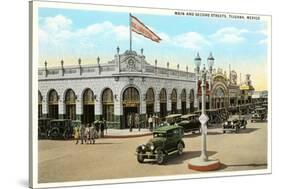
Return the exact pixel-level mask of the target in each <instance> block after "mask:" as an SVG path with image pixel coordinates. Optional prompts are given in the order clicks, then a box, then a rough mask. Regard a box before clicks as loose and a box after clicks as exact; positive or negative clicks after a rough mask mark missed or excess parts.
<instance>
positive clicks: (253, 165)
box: [220, 163, 267, 170]
mask: <svg viewBox="0 0 281 189" xmlns="http://www.w3.org/2000/svg"><path fill="white" fill-rule="evenodd" d="M264 166H266V167H267V164H266V163H260V164H257V163H249V164H224V163H221V166H220V170H223V169H226V168H228V167H264Z"/></svg>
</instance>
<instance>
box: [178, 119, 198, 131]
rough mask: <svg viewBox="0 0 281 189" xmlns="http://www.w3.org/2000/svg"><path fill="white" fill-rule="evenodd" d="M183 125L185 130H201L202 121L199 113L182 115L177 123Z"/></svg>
mask: <svg viewBox="0 0 281 189" xmlns="http://www.w3.org/2000/svg"><path fill="white" fill-rule="evenodd" d="M177 125H179V126H181V127H182V128H183V130H184V132H186V133H188V132H193V133H194V132H195V131H198V132H199V133H200V132H201V123H200V122H199V117H198V115H197V114H186V115H183V116H181V122H179V123H177Z"/></svg>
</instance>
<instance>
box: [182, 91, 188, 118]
mask: <svg viewBox="0 0 281 189" xmlns="http://www.w3.org/2000/svg"><path fill="white" fill-rule="evenodd" d="M181 111H182V114H186V113H187V111H186V90H185V89H183V90H182V91H181Z"/></svg>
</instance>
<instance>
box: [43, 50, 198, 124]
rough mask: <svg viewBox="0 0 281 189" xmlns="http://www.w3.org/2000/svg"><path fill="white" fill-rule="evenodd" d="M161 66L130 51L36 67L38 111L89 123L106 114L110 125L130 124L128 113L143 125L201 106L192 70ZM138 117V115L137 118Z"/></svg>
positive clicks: (105, 116) (51, 115) (104, 116)
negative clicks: (108, 57) (88, 61)
mask: <svg viewBox="0 0 281 189" xmlns="http://www.w3.org/2000/svg"><path fill="white" fill-rule="evenodd" d="M169 66H170V64H169V63H167V67H166V68H163V67H158V66H157V60H155V62H154V64H150V63H148V62H147V61H146V59H145V56H144V55H143V50H141V53H140V54H137V53H136V52H135V51H126V52H125V53H123V54H119V48H117V54H116V55H115V56H114V59H113V60H112V61H109V62H106V63H101V61H100V58H97V63H96V64H94V65H83V64H82V60H81V59H79V60H78V62H77V64H76V65H75V66H64V62H63V60H62V61H61V65H60V66H59V67H50V68H48V64H47V62H45V67H44V68H39V70H38V76H39V77H38V89H39V91H38V116H39V117H49V118H57V119H58V118H67V119H72V120H76V119H78V120H81V121H82V122H83V123H91V122H93V121H95V120H97V119H105V120H106V121H107V125H108V127H113V128H119V129H123V128H128V116H129V115H132V116H133V118H134V117H138V118H139V123H140V125H141V126H144V124H145V122H146V120H147V118H148V117H149V116H152V115H157V116H159V117H160V118H161V117H164V116H166V115H168V114H171V113H182V114H186V113H188V112H192V111H194V110H195V109H196V108H197V105H196V103H195V99H196V76H195V74H194V73H191V72H188V67H186V71H182V70H180V68H179V65H177V69H171V68H169ZM133 120H134V119H133Z"/></svg>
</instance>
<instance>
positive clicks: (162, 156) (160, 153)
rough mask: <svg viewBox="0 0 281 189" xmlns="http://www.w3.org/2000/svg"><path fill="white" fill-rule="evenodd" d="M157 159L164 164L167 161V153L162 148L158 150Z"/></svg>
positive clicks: (160, 163)
mask: <svg viewBox="0 0 281 189" xmlns="http://www.w3.org/2000/svg"><path fill="white" fill-rule="evenodd" d="M156 161H157V163H158V165H162V164H163V163H164V162H165V154H164V152H163V151H162V150H157V158H156Z"/></svg>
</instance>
